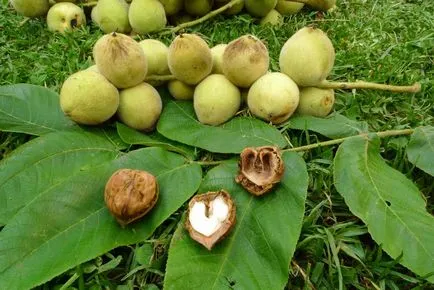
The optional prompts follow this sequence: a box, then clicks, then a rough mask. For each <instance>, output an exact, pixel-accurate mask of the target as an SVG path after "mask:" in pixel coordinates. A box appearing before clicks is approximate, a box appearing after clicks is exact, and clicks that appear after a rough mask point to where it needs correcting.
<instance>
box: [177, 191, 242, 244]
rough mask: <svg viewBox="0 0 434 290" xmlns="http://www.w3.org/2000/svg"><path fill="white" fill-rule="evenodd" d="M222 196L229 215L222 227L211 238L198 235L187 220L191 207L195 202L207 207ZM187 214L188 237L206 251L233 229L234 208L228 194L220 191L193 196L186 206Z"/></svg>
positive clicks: (234, 219)
mask: <svg viewBox="0 0 434 290" xmlns="http://www.w3.org/2000/svg"><path fill="white" fill-rule="evenodd" d="M219 196H222V197H223V199H224V200H225V201H226V204H227V205H228V207H229V214H228V217H227V218H226V220H225V221H224V223H223V224H222V226H221V227H220V228H219V229H218V230H217V231H216V232H215V233H214V234H212V235H211V236H209V237H207V236H204V235H202V234H201V233H198V232H197V231H195V230H194V229H193V227H192V226H191V224H190V221H189V219H188V216H189V214H190V209H191V208H192V207H193V205H194V204H195V203H196V202H204V203H205V204H206V205H207V206H208V205H209V203H210V202H211V201H212V200H214V199H216V198H217V197H219ZM188 208H189V210H188V212H187V219H186V221H185V228H186V229H187V231H188V232H189V234H190V237H191V238H192V239H193V240H195V241H196V242H198V243H200V244H202V245H203V246H204V247H205V248H207V249H208V250H211V249H212V248H213V247H214V245H215V244H217V243H218V242H220V241H221V240H223V239H224V238H225V237H227V236H228V234H229V233H230V231H231V230H232V228H233V227H234V225H235V223H236V206H235V203H234V202H233V200H232V198H231V196H230V194H229V193H228V192H227V191H225V190H223V189H222V190H220V191H210V192H207V193H204V194H200V195H196V196H194V197H193V198H192V199H191V200H190V202H189V204H188Z"/></svg>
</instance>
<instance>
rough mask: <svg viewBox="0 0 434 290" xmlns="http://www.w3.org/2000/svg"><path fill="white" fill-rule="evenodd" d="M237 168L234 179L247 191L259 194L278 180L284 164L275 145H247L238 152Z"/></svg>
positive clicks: (265, 191) (267, 189)
mask: <svg viewBox="0 0 434 290" xmlns="http://www.w3.org/2000/svg"><path fill="white" fill-rule="evenodd" d="M238 168H239V171H238V175H237V176H236V178H235V181H236V182H237V183H239V184H241V185H242V186H243V187H244V188H245V189H246V190H247V191H248V192H250V193H252V194H254V195H256V196H260V195H263V194H265V193H267V192H269V191H270V190H271V189H273V187H274V185H275V184H276V183H279V182H280V180H281V179H282V176H283V173H284V171H285V164H284V163H283V160H282V156H281V153H280V150H279V149H278V148H277V147H273V146H263V147H257V148H252V147H247V148H245V149H244V150H243V151H242V152H241V154H240V160H239V162H238Z"/></svg>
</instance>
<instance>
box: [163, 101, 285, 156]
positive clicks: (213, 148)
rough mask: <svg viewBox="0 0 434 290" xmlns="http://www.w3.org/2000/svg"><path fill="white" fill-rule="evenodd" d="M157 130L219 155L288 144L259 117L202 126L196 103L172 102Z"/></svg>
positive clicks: (167, 106)
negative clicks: (198, 117) (248, 148)
mask: <svg viewBox="0 0 434 290" xmlns="http://www.w3.org/2000/svg"><path fill="white" fill-rule="evenodd" d="M157 130H158V132H159V133H160V134H162V135H163V136H165V137H166V138H169V139H171V140H175V141H178V142H180V143H184V144H187V145H190V146H194V147H199V148H202V149H206V150H208V151H210V152H215V153H240V152H241V151H242V150H243V149H244V148H245V147H249V146H252V147H256V146H264V145H274V146H278V147H280V148H283V147H285V146H286V145H287V143H286V141H285V139H284V138H283V137H282V135H281V134H280V132H279V131H278V130H277V129H276V128H275V127H273V126H270V125H268V124H267V123H265V122H263V121H260V120H258V119H255V118H247V117H236V118H233V119H232V120H231V121H229V122H227V123H225V124H223V125H221V126H208V125H204V124H202V123H200V122H199V121H198V120H197V118H196V115H195V113H194V108H193V104H192V102H186V101H184V102H182V101H177V102H176V101H171V102H169V103H168V104H167V105H166V107H165V108H164V110H163V113H162V114H161V117H160V120H159V122H158V126H157Z"/></svg>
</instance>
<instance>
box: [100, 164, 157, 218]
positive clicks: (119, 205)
mask: <svg viewBox="0 0 434 290" xmlns="http://www.w3.org/2000/svg"><path fill="white" fill-rule="evenodd" d="M158 197H159V185H158V182H157V179H156V178H155V177H154V176H153V175H152V174H150V173H149V172H146V171H141V170H133V169H120V170H118V171H116V172H115V173H114V174H113V175H112V176H111V177H110V179H109V180H108V182H107V184H106V186H105V191H104V199H105V203H106V205H107V207H108V209H109V210H110V212H111V214H112V215H113V216H114V217H115V218H116V220H117V221H118V222H119V224H120V225H121V226H122V227H125V226H126V225H127V224H129V223H132V222H134V221H136V220H138V219H140V218H142V217H143V216H144V215H146V214H147V213H148V212H149V211H150V210H151V209H152V208H153V207H154V205H155V204H156V203H157V200H158Z"/></svg>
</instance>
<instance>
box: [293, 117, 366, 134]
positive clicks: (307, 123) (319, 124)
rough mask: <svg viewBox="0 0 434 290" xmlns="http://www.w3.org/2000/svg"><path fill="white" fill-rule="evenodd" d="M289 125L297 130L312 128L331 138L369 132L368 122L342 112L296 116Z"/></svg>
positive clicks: (311, 129)
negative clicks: (315, 115) (320, 116)
mask: <svg viewBox="0 0 434 290" xmlns="http://www.w3.org/2000/svg"><path fill="white" fill-rule="evenodd" d="M288 127H289V128H291V129H297V130H310V131H313V132H316V133H320V134H321V135H324V136H326V137H328V138H331V139H337V138H343V137H348V136H353V135H358V134H361V133H367V132H368V124H367V123H366V122H358V121H354V120H350V119H348V118H347V117H345V116H342V115H340V114H333V115H330V116H328V117H327V118H317V117H312V116H294V117H292V118H290V119H289V123H288Z"/></svg>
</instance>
